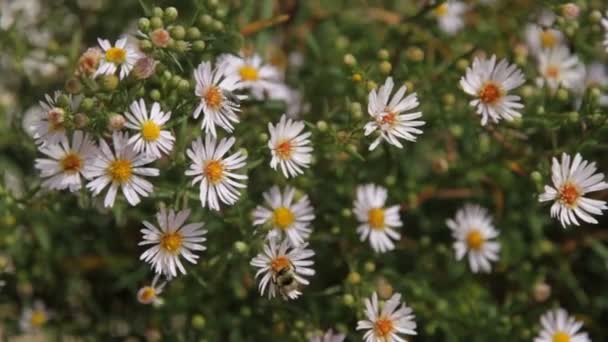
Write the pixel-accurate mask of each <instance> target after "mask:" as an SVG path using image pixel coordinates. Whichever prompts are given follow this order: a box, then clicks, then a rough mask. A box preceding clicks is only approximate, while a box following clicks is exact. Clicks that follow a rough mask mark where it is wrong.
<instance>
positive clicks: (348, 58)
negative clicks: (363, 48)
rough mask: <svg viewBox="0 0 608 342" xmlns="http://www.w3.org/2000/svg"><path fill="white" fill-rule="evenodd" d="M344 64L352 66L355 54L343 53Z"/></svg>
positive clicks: (355, 62) (355, 60) (354, 62)
mask: <svg viewBox="0 0 608 342" xmlns="http://www.w3.org/2000/svg"><path fill="white" fill-rule="evenodd" d="M344 64H346V65H348V66H353V65H355V64H357V59H355V56H353V55H352V54H350V53H347V54H346V55H344Z"/></svg>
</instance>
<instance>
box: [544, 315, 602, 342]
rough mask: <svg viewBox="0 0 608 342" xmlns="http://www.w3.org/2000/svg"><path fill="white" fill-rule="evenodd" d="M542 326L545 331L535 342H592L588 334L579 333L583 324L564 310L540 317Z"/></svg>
mask: <svg viewBox="0 0 608 342" xmlns="http://www.w3.org/2000/svg"><path fill="white" fill-rule="evenodd" d="M540 324H541V325H542V328H543V329H542V330H541V332H540V335H538V337H536V338H535V339H534V342H591V339H590V338H589V336H588V335H587V333H585V332H579V331H580V330H581V328H582V326H583V322H580V321H576V320H575V319H574V317H571V316H569V315H568V312H567V311H566V310H564V309H562V308H559V309H554V310H551V311H548V312H546V313H545V314H544V315H542V316H541V317H540Z"/></svg>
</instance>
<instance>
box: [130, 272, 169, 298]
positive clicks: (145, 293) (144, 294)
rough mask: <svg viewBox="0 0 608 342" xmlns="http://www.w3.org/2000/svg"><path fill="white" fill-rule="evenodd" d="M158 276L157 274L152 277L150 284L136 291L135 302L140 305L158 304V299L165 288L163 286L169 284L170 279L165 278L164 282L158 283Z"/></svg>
mask: <svg viewBox="0 0 608 342" xmlns="http://www.w3.org/2000/svg"><path fill="white" fill-rule="evenodd" d="M160 276H161V275H160V274H159V273H157V274H155V275H154V279H153V280H152V284H150V285H146V286H143V287H141V288H140V289H139V290H138V291H137V301H138V302H140V303H141V304H158V303H160V301H161V300H160V298H159V297H158V296H159V295H160V294H161V293H162V292H163V289H164V288H165V285H167V283H168V282H169V279H170V278H165V280H164V281H163V282H162V283H160V284H157V283H158V279H159V278H160Z"/></svg>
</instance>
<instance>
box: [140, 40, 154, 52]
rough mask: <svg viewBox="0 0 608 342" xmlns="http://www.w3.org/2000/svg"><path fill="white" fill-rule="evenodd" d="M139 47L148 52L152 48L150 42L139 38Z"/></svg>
mask: <svg viewBox="0 0 608 342" xmlns="http://www.w3.org/2000/svg"><path fill="white" fill-rule="evenodd" d="M139 48H140V49H141V51H144V52H148V51H150V50H152V42H151V41H149V40H140V41H139Z"/></svg>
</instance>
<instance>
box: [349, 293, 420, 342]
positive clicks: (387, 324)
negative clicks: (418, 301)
mask: <svg viewBox="0 0 608 342" xmlns="http://www.w3.org/2000/svg"><path fill="white" fill-rule="evenodd" d="M413 312H414V311H413V310H412V308H410V307H408V306H407V305H406V304H405V303H401V294H399V293H395V294H394V295H393V296H392V297H391V298H390V299H389V300H387V301H386V303H384V306H383V307H382V310H380V306H379V305H378V294H376V292H374V294H372V298H371V300H369V299H367V298H366V299H365V315H366V316H367V319H365V320H361V321H359V322H357V330H367V331H366V332H365V334H364V335H363V339H364V340H365V342H393V341H400V342H403V341H405V339H403V337H402V336H400V335H402V334H405V335H417V333H416V322H414V319H415V318H416V317H415V316H414V314H413Z"/></svg>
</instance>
